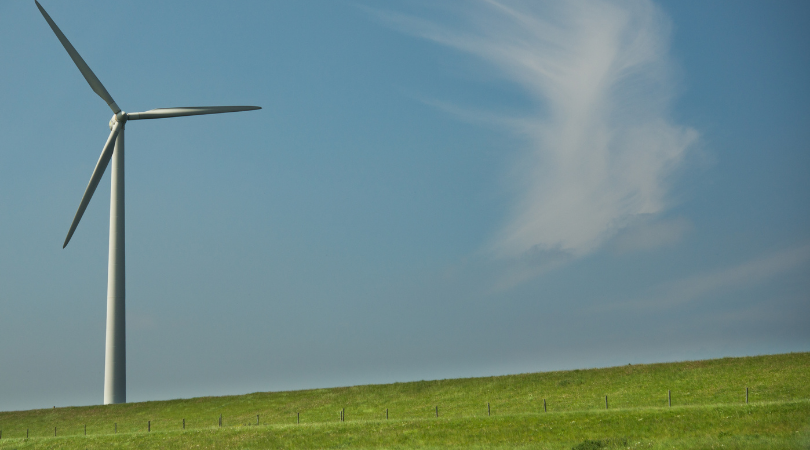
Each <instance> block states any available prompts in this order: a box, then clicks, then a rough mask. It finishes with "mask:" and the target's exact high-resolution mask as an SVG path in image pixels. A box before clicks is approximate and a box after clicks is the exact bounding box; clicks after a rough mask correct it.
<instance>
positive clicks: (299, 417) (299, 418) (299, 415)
mask: <svg viewBox="0 0 810 450" xmlns="http://www.w3.org/2000/svg"><path fill="white" fill-rule="evenodd" d="M257 417H258V416H257ZM298 423H301V413H300V412H299V413H298Z"/></svg>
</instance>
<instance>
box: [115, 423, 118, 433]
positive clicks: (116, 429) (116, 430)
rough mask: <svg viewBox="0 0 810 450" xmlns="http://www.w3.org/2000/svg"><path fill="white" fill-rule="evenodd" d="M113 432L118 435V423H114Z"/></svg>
mask: <svg viewBox="0 0 810 450" xmlns="http://www.w3.org/2000/svg"><path fill="white" fill-rule="evenodd" d="M115 432H116V433H118V422H115Z"/></svg>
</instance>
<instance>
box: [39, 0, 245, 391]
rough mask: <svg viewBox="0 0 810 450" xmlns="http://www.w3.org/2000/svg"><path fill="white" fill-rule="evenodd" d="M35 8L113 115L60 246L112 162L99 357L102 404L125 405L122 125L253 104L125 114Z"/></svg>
mask: <svg viewBox="0 0 810 450" xmlns="http://www.w3.org/2000/svg"><path fill="white" fill-rule="evenodd" d="M34 2H35V3H36V4H37V8H39V12H41V13H42V16H43V17H45V20H46V21H47V22H48V25H50V26H51V29H52V30H53V32H54V33H55V34H56V37H57V38H59V42H61V43H62V46H64V47H65V50H67V52H68V55H70V58H71V59H73V62H74V63H75V64H76V67H78V68H79V71H80V72H81V73H82V75H83V76H84V79H85V80H87V83H88V84H89V85H90V87H91V88H93V92H95V93H96V94H98V96H99V97H101V98H102V99H103V100H104V101H105V102H106V103H107V106H109V107H110V109H112V111H113V117H112V119H110V136H109V137H108V138H107V143H105V144H104V149H103V150H102V151H101V156H99V158H98V162H97V163H96V168H95V169H93V175H91V176H90V182H89V183H87V188H86V189H85V190H84V195H83V196H82V201H81V203H79V209H78V210H77V211H76V216H74V217H73V223H71V224H70V230H69V231H68V234H67V237H66V238H65V243H64V244H63V245H62V248H65V247H66V246H67V245H68V242H70V238H71V237H72V236H73V232H74V231H76V226H77V225H79V221H80V220H81V219H82V215H83V214H84V210H85V209H86V208H87V204H88V203H90V199H91V198H92V197H93V193H94V192H95V191H96V187H97V186H98V183H99V181H100V180H101V176H102V175H104V171H105V170H106V169H107V165H109V163H110V160H112V173H111V193H110V253H109V262H108V266H107V345H106V349H105V358H104V404H105V405H108V404H111V403H126V401H127V375H126V333H125V325H126V321H125V317H126V316H125V314H124V300H125V280H126V277H125V275H126V274H125V271H124V126H125V124H126V123H127V122H128V121H130V120H141V119H164V118H167V117H181V116H196V115H200V114H219V113H229V112H238V111H252V110H255V109H261V108H260V107H258V106H198V107H182V108H160V109H152V110H149V111H146V112H140V113H126V112H124V111H121V108H119V107H118V105H116V104H115V101H114V100H113V98H112V96H110V94H109V93H108V92H107V89H105V88H104V86H103V85H102V84H101V81H99V79H98V77H96V75H95V74H94V73H93V71H92V70H90V67H88V66H87V63H85V62H84V60H83V59H82V57H81V56H79V53H78V52H77V51H76V49H75V48H73V45H71V44H70V41H68V40H67V38H66V37H65V35H64V34H63V33H62V31H61V30H60V29H59V27H57V26H56V24H55V23H54V21H53V20H52V19H51V16H49V15H48V13H47V12H45V9H43V8H42V5H40V4H39V2H38V1H37V0H34Z"/></svg>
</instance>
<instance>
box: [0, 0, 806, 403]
mask: <svg viewBox="0 0 810 450" xmlns="http://www.w3.org/2000/svg"><path fill="white" fill-rule="evenodd" d="M41 3H42V6H43V7H44V8H45V9H46V10H47V11H48V13H49V14H50V15H51V17H52V18H53V20H54V21H55V22H56V23H57V24H58V25H59V27H60V28H61V29H62V31H63V32H64V33H65V35H66V36H67V37H68V39H70V41H71V42H72V43H73V45H74V46H75V47H76V49H77V50H78V52H79V53H80V54H81V55H82V56H83V58H84V59H85V61H86V62H87V63H88V65H89V66H90V67H91V68H92V70H93V71H94V72H95V74H96V75H97V76H98V77H99V79H100V80H101V81H102V82H103V83H104V85H105V87H106V88H107V90H108V91H109V92H110V94H111V95H112V96H113V98H114V99H115V100H116V102H117V103H118V105H119V106H120V107H121V108H122V109H124V110H125V111H128V112H138V111H145V110H149V109H153V108H161V107H173V106H209V105H258V106H261V107H262V108H263V109H262V110H260V111H253V112H245V113H235V114H221V115H210V116H202V117H186V118H175V119H163V120H155V121H138V122H132V123H129V124H128V125H127V135H126V139H127V143H126V153H127V154H126V196H127V197H126V208H127V209H126V227H127V228H126V232H127V235H126V244H127V388H128V400H129V401H145V400H159V399H170V398H181V397H192V396H211V395H226V394H241V393H248V392H256V391H276V390H289V389H305V388H317V387H330V386H341V385H357V384H366V383H388V382H395V381H410V380H420V379H440V378H455V377H472V376H486V375H500V374H508V373H521V372H537V371H548V370H558V369H574V368H586V367H599V366H610V365H621V364H628V363H633V364H635V363H645V362H658V361H673V360H687V359H701V358H713V357H723V356H742V355H755V354H765V353H782V352H794V351H810V177H808V170H809V168H810V82H808V80H810V3H808V2H806V1H798V0H797V1H769V2H764V1H762V2H755V1H733V2H732V1H717V2H709V3H707V2H701V1H681V0H678V1H674V0H673V1H657V2H649V1H641V0H639V1H599V0H578V1H572V2H548V3H540V2H513V1H504V2H502V3H498V2H485V1H479V2H476V1H471V2H441V3H438V2H411V1H404V2H400V1H396V2H386V3H377V2H367V1H361V0H359V1H310V2H261V1H255V2H211V1H195V2H192V1H183V2H158V1H144V2H128V3H126V2H125V3H121V2H112V3H111V2H101V1H82V2H71V3H67V2H58V1H54V0H43V1H41ZM0 42H2V45H0V67H2V70H0V86H2V88H1V89H0V236H2V238H0V410H16V409H32V408H43V407H52V406H54V405H55V406H68V405H89V404H100V403H102V399H103V377H104V336H105V331H104V330H105V317H106V309H105V308H106V280H107V246H108V240H107V239H108V227H109V175H105V177H104V179H103V180H102V182H101V184H100V185H99V189H98V190H97V191H96V194H95V196H94V198H93V200H92V202H91V203H90V205H89V207H88V209H87V211H86V213H85V215H84V218H83V219H82V222H81V224H80V225H79V227H78V229H77V231H76V233H75V235H74V236H73V238H72V240H71V242H70V245H68V247H67V248H65V249H62V242H63V241H64V238H65V235H66V233H67V231H68V227H69V225H70V222H71V220H72V219H73V215H74V213H75V211H76V208H77V207H78V204H79V200H80V199H81V195H82V193H83V191H84V188H85V186H86V184H87V181H88V180H89V178H90V174H91V172H92V170H93V167H94V165H95V163H96V160H97V159H98V156H99V153H100V152H101V149H102V146H103V144H104V142H105V139H106V138H107V135H108V134H109V128H108V125H107V123H108V121H109V119H110V116H111V111H110V110H109V108H108V107H107V106H106V105H105V104H104V102H103V101H102V100H101V99H100V98H99V97H98V96H97V95H96V94H94V93H93V91H92V90H91V89H90V87H89V86H88V85H87V83H86V82H85V81H84V79H83V78H82V76H81V74H80V73H79V71H78V70H77V69H76V67H75V66H74V65H73V63H72V61H71V60H70V58H69V56H68V55H67V53H66V52H65V50H64V49H63V48H62V46H61V45H60V44H59V41H58V40H57V38H56V37H55V36H54V34H53V32H52V31H51V30H50V28H49V27H48V25H47V23H46V22H45V20H44V19H43V18H42V16H41V15H40V13H39V11H38V10H37V8H36V6H35V4H34V2H33V0H30V1H29V0H25V1H5V2H0Z"/></svg>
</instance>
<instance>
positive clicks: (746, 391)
mask: <svg viewBox="0 0 810 450" xmlns="http://www.w3.org/2000/svg"><path fill="white" fill-rule="evenodd" d="M745 403H748V387H746V388H745Z"/></svg>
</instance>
